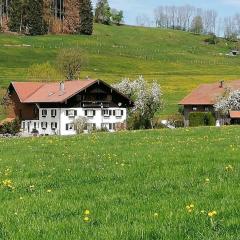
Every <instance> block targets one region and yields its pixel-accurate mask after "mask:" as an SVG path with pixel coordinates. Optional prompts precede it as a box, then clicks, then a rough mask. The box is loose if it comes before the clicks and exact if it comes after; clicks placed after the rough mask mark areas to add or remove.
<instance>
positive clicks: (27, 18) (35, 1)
mask: <svg viewBox="0 0 240 240" xmlns="http://www.w3.org/2000/svg"><path fill="white" fill-rule="evenodd" d="M94 21H95V22H97V23H102V24H112V23H114V24H117V25H120V24H121V23H122V22H123V11H118V10H116V9H111V8H110V6H109V4H108V1H107V0H98V2H97V5H96V9H95V11H94V10H93V6H92V2H91V0H0V30H2V31H8V30H9V31H12V32H18V33H22V34H29V35H43V34H48V33H69V34H86V35H91V34H92V32H93V22H94Z"/></svg>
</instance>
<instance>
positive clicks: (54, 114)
mask: <svg viewBox="0 0 240 240" xmlns="http://www.w3.org/2000/svg"><path fill="white" fill-rule="evenodd" d="M56 116H57V110H56V109H52V110H51V117H52V118H55V117H56Z"/></svg>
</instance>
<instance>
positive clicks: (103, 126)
mask: <svg viewBox="0 0 240 240" xmlns="http://www.w3.org/2000/svg"><path fill="white" fill-rule="evenodd" d="M101 128H102V129H103V130H108V129H109V124H108V123H102V124H101Z"/></svg>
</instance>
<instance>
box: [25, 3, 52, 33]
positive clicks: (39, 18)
mask: <svg viewBox="0 0 240 240" xmlns="http://www.w3.org/2000/svg"><path fill="white" fill-rule="evenodd" d="M43 7H44V5H43V0H29V1H28V11H27V27H28V31H29V34H30V35H43V34H46V33H47V24H46V22H45V20H44V13H43Z"/></svg>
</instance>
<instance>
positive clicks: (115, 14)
mask: <svg viewBox="0 0 240 240" xmlns="http://www.w3.org/2000/svg"><path fill="white" fill-rule="evenodd" d="M111 16H112V22H113V23H115V24H117V25H120V24H121V23H122V22H123V18H124V16H123V11H122V10H120V11H118V10H116V9H112V10H111Z"/></svg>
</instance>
